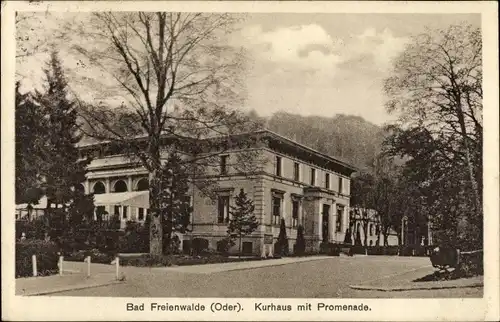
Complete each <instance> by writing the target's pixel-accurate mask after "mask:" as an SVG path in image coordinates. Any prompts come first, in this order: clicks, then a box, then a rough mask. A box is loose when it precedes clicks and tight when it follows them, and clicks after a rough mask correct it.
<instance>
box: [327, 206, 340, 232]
mask: <svg viewBox="0 0 500 322" xmlns="http://www.w3.org/2000/svg"><path fill="white" fill-rule="evenodd" d="M337 220H338V218H337V210H336V208H335V201H333V200H332V202H331V204H330V214H329V216H328V228H329V229H330V241H336V240H337V230H336V229H335V227H337Z"/></svg>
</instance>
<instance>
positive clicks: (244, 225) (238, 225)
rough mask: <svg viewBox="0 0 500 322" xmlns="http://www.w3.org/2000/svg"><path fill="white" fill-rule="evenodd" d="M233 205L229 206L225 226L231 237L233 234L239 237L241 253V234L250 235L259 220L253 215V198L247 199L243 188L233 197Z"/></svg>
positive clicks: (257, 225)
mask: <svg viewBox="0 0 500 322" xmlns="http://www.w3.org/2000/svg"><path fill="white" fill-rule="evenodd" d="M234 200H235V206H231V207H230V211H229V213H230V215H231V218H230V220H229V225H228V227H227V234H228V236H229V237H230V238H231V237H232V236H233V235H236V236H238V237H239V240H240V243H239V253H240V255H241V246H242V239H243V236H247V235H250V234H251V233H252V232H254V231H255V230H256V229H257V227H259V222H258V221H257V218H256V217H255V215H254V210H255V205H254V203H253V200H251V199H249V198H248V196H247V194H246V193H245V191H244V190H243V189H240V193H239V194H238V195H236V196H235V197H234Z"/></svg>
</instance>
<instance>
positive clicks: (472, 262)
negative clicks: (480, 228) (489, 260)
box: [458, 250, 484, 277]
mask: <svg viewBox="0 0 500 322" xmlns="http://www.w3.org/2000/svg"><path fill="white" fill-rule="evenodd" d="M458 269H459V270H460V274H461V275H463V276H464V277H469V276H474V275H483V274H484V265H483V251H482V250H480V251H475V252H464V253H461V254H460V263H459V267H458Z"/></svg>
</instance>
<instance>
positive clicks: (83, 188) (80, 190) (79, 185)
mask: <svg viewBox="0 0 500 322" xmlns="http://www.w3.org/2000/svg"><path fill="white" fill-rule="evenodd" d="M75 191H78V192H81V193H85V187H84V186H83V184H81V183H79V184H77V185H76V186H75Z"/></svg>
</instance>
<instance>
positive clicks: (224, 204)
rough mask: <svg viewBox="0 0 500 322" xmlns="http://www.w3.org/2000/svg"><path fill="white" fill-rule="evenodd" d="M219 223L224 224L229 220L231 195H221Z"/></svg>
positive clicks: (218, 204) (218, 201)
mask: <svg viewBox="0 0 500 322" xmlns="http://www.w3.org/2000/svg"><path fill="white" fill-rule="evenodd" d="M217 209H218V216H217V223H219V224H222V223H224V222H228V221H229V196H219V198H218V200H217Z"/></svg>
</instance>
